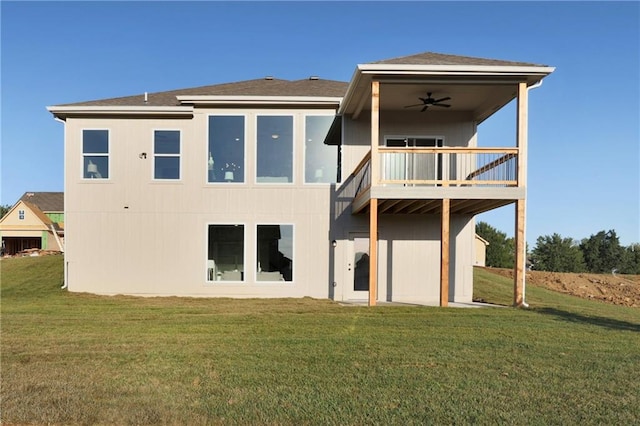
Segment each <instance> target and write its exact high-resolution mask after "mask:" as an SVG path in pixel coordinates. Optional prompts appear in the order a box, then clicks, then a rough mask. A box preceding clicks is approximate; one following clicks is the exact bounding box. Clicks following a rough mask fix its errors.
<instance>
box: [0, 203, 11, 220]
mask: <svg viewBox="0 0 640 426" xmlns="http://www.w3.org/2000/svg"><path fill="white" fill-rule="evenodd" d="M11 207H12V206H10V205H9V204H5V205H0V219H2V218H3V217H4V215H6V214H7V213H9V210H11Z"/></svg>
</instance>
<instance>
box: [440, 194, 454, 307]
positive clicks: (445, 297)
mask: <svg viewBox="0 0 640 426" xmlns="http://www.w3.org/2000/svg"><path fill="white" fill-rule="evenodd" d="M450 207H451V201H450V200H449V199H448V198H445V199H444V200H442V225H441V228H440V230H441V233H440V306H442V307H446V306H449V212H450Z"/></svg>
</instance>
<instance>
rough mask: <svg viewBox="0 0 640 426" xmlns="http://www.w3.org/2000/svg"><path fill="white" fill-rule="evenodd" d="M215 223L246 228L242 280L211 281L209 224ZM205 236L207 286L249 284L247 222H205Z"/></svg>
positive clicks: (243, 238)
mask: <svg viewBox="0 0 640 426" xmlns="http://www.w3.org/2000/svg"><path fill="white" fill-rule="evenodd" d="M215 183H219V182H215ZM211 225H214V226H242V227H243V228H244V231H243V233H242V258H243V263H242V265H243V269H244V270H243V271H242V272H243V274H244V279H243V280H241V281H222V280H220V281H217V280H213V281H210V280H209V226H211ZM204 229H205V232H204V235H205V238H204V268H203V271H204V272H205V279H204V284H205V286H224V285H234V286H245V285H246V284H247V274H248V273H247V259H248V258H247V247H248V245H247V239H248V236H247V230H248V229H249V227H248V226H247V223H246V222H235V223H234V222H206V223H205V227H204Z"/></svg>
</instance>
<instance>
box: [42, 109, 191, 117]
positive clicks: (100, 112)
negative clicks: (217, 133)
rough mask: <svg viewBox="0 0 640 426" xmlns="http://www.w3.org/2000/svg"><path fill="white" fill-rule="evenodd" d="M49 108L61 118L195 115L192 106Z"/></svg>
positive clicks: (55, 115)
mask: <svg viewBox="0 0 640 426" xmlns="http://www.w3.org/2000/svg"><path fill="white" fill-rule="evenodd" d="M47 110H48V111H49V112H50V113H52V114H53V116H54V117H57V118H59V119H61V120H65V119H66V118H68V117H76V116H94V115H95V116H104V115H129V116H130V115H136V116H154V117H157V116H171V117H175V116H184V117H192V116H193V107H192V106H48V107H47Z"/></svg>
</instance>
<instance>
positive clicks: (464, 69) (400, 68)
mask: <svg viewBox="0 0 640 426" xmlns="http://www.w3.org/2000/svg"><path fill="white" fill-rule="evenodd" d="M357 70H359V71H360V72H362V73H366V74H372V73H382V74H386V73H389V72H399V73H403V72H419V73H424V74H430V73H438V74H440V73H446V74H453V75H459V74H461V75H465V74H471V75H476V74H489V75H493V74H541V73H542V74H550V73H552V72H553V71H554V70H555V68H554V67H547V66H522V65H414V64H359V65H358V68H357Z"/></svg>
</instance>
